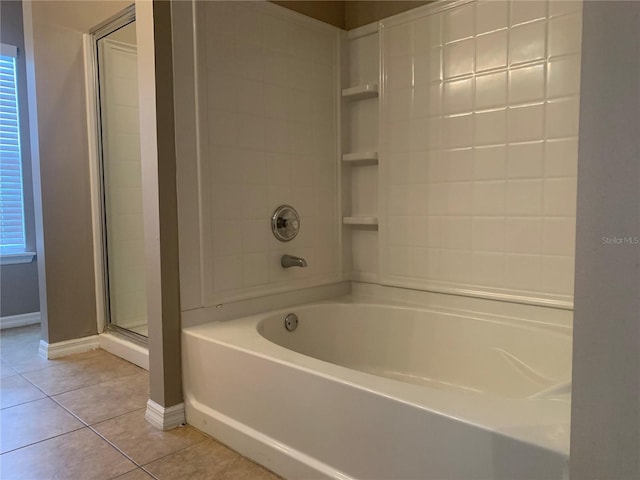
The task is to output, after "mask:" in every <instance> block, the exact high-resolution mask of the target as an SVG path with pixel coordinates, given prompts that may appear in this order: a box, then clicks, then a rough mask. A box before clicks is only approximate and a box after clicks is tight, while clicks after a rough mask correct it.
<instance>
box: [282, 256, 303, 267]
mask: <svg viewBox="0 0 640 480" xmlns="http://www.w3.org/2000/svg"><path fill="white" fill-rule="evenodd" d="M280 265H282V268H291V267H306V266H307V261H306V260H305V259H304V258H300V257H295V256H293V255H283V256H282V258H281V259H280Z"/></svg>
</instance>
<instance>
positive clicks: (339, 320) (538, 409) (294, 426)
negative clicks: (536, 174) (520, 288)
mask: <svg viewBox="0 0 640 480" xmlns="http://www.w3.org/2000/svg"><path fill="white" fill-rule="evenodd" d="M290 312H294V313H295V314H296V315H297V316H298V318H299V326H298V328H297V329H296V330H295V331H294V332H289V331H287V330H286V329H285V327H284V317H285V315H286V314H287V313H290ZM182 355H183V370H184V388H185V405H186V413H187V421H188V422H189V423H190V424H192V425H194V426H195V427H197V428H200V429H201V430H203V431H205V432H208V433H210V434H211V435H213V436H215V437H216V438H218V439H220V440H221V441H223V442H224V443H227V444H229V445H230V446H231V447H232V448H235V449H236V450H238V451H240V452H241V453H243V454H245V455H247V456H249V457H251V458H253V459H255V460H256V461H258V462H259V463H261V464H263V465H265V466H267V467H268V468H270V469H272V470H274V471H275V472H277V473H279V474H281V475H283V476H284V477H285V478H289V479H307V478H359V479H448V480H452V479H465V480H466V479H509V480H513V479H518V480H524V479H535V480H543V479H544V480H551V479H561V478H568V474H567V470H568V454H569V411H570V399H569V390H570V384H569V380H570V376H571V330H570V328H569V327H566V326H559V325H551V324H545V323H542V322H535V321H526V320H522V319H514V318H506V317H498V316H487V315H473V316H469V315H461V314H460V313H453V312H451V311H445V310H438V311H436V310H426V309H421V308H417V307H406V306H397V305H390V304H371V303H362V302H360V301H352V300H344V301H336V302H322V303H317V304H313V305H305V306H297V307H292V308H289V309H286V310H281V311H277V312H271V313H266V314H262V315H254V316H250V317H245V318H241V319H236V320H231V321H226V322H212V323H209V324H205V325H200V326H195V327H189V328H185V329H184V330H183V354H182Z"/></svg>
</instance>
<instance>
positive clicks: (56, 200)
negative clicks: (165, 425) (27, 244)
mask: <svg viewBox="0 0 640 480" xmlns="http://www.w3.org/2000/svg"><path fill="white" fill-rule="evenodd" d="M126 6H128V2H126V1H117V2H116V1H100V0H96V1H92V2H66V1H34V2H30V3H29V7H30V11H31V28H32V30H33V31H32V35H33V62H34V65H35V90H36V95H37V105H36V106H37V122H38V123H37V125H38V141H39V144H38V147H39V169H40V181H41V186H40V194H41V197H42V237H43V245H44V252H45V258H44V270H45V271H46V292H45V295H44V298H45V299H46V300H45V301H46V318H45V319H43V332H42V336H43V338H44V340H45V341H47V342H49V343H55V342H61V341H64V340H70V339H74V338H80V337H85V336H88V335H93V334H95V333H96V332H97V319H96V292H95V277H94V268H93V239H92V218H91V181H90V175H89V146H88V136H87V109H86V102H85V80H84V53H83V37H82V36H83V34H84V33H88V32H89V30H90V29H91V28H92V27H94V26H95V25H97V24H99V23H100V22H102V21H104V20H106V19H107V18H109V17H111V16H112V15H114V14H115V13H117V12H119V11H120V10H122V9H123V8H125V7H126ZM25 8H26V7H25Z"/></svg>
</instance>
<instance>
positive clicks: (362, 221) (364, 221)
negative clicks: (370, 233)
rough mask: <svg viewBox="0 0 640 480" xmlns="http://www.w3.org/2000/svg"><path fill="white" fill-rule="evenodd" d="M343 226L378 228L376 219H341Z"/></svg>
mask: <svg viewBox="0 0 640 480" xmlns="http://www.w3.org/2000/svg"><path fill="white" fill-rule="evenodd" d="M342 223H343V224H344V225H362V226H375V227H377V226H378V217H342Z"/></svg>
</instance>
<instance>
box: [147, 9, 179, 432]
mask: <svg viewBox="0 0 640 480" xmlns="http://www.w3.org/2000/svg"><path fill="white" fill-rule="evenodd" d="M136 23H137V25H136V27H137V40H138V88H139V96H140V153H141V161H142V192H143V209H144V232H145V252H146V253H145V255H146V258H145V260H146V265H147V272H146V280H147V311H148V322H149V376H150V401H149V404H148V407H147V415H146V417H147V420H148V421H150V423H152V424H153V425H154V426H156V427H158V428H162V429H165V430H166V429H168V428H172V427H174V426H177V425H179V424H180V423H182V422H183V421H184V407H183V394H182V373H181V355H180V291H179V271H178V267H179V262H178V217H177V197H176V153H175V152H176V150H175V133H174V111H173V58H172V33H171V6H170V2H166V1H153V2H152V1H149V0H138V1H136Z"/></svg>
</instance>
